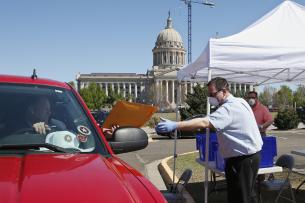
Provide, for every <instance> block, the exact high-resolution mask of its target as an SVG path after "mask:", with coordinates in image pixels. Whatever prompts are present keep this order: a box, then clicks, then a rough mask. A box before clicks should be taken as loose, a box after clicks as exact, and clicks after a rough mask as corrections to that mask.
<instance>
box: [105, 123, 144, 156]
mask: <svg viewBox="0 0 305 203" xmlns="http://www.w3.org/2000/svg"><path fill="white" fill-rule="evenodd" d="M109 144H110V146H111V148H112V150H113V152H114V153H115V154H121V153H126V152H132V151H137V150H140V149H144V148H145V147H147V145H148V136H147V134H146V132H145V131H144V130H142V129H141V128H135V127H120V128H118V129H116V130H115V131H114V133H113V138H112V140H111V141H109Z"/></svg>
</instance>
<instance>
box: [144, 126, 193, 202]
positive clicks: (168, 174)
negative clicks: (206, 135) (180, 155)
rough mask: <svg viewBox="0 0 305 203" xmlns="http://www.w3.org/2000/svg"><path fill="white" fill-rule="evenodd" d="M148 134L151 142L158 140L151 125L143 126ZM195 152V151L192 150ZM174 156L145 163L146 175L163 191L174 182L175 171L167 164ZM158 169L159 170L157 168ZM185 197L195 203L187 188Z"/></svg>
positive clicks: (186, 200) (187, 200) (184, 193)
mask: <svg viewBox="0 0 305 203" xmlns="http://www.w3.org/2000/svg"><path fill="white" fill-rule="evenodd" d="M142 129H143V130H144V131H145V132H146V133H147V135H148V140H149V142H158V141H156V140H153V139H152V137H153V136H155V135H156V134H155V130H154V129H151V128H149V127H144V128H142ZM191 153H193V152H191ZM172 157H173V156H169V157H166V158H164V159H160V160H156V161H153V162H151V163H149V164H146V165H145V176H146V177H147V178H148V179H149V180H150V182H152V183H153V184H154V185H155V186H156V187H157V188H158V189H159V190H160V191H161V192H166V191H168V189H169V187H170V185H171V184H173V171H172V170H171V169H170V167H169V166H168V165H167V161H168V160H169V159H171V158H172ZM157 169H158V170H157ZM174 179H175V182H177V181H178V177H176V176H175V178H174ZM182 191H183V192H182V193H183V197H184V198H185V202H186V203H195V201H194V199H193V198H192V196H191V195H190V194H189V193H188V192H187V190H182Z"/></svg>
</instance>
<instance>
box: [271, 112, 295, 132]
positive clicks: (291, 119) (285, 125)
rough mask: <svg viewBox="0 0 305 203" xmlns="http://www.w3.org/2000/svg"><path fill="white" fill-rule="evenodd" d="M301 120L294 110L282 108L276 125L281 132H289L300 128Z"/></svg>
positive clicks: (275, 122) (276, 119)
mask: <svg viewBox="0 0 305 203" xmlns="http://www.w3.org/2000/svg"><path fill="white" fill-rule="evenodd" d="M298 124H299V118H298V115H297V112H296V111H295V110H294V109H293V108H289V107H288V108H282V109H280V110H279V112H278V114H277V116H276V118H275V119H274V125H275V126H276V127H277V128H278V129H280V130H289V129H293V128H296V127H298Z"/></svg>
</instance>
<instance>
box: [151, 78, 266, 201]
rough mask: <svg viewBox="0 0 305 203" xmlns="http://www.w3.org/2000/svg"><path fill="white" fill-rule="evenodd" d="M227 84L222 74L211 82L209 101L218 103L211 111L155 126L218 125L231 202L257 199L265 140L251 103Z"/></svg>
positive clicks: (164, 129) (162, 129) (190, 127)
mask: <svg viewBox="0 0 305 203" xmlns="http://www.w3.org/2000/svg"><path fill="white" fill-rule="evenodd" d="M228 87H229V85H228V82H227V81H226V79H224V78H220V77H217V78H214V79H212V80H211V81H210V82H209V83H208V95H209V102H210V104H211V105H212V106H219V108H218V109H217V110H216V111H215V112H213V113H212V114H211V115H209V116H207V117H205V118H195V119H192V120H188V121H180V122H173V121H170V120H166V121H164V122H160V123H159V124H158V125H157V127H156V130H157V131H158V132H171V131H173V130H175V129H180V130H195V129H202V128H215V129H216V132H217V139H218V143H219V151H220V153H221V155H222V156H223V157H224V158H225V161H226V164H225V174H226V181H227V184H228V195H227V199H228V202H229V203H237V202H238V203H248V202H256V201H257V195H256V193H255V180H256V177H257V172H258V169H259V163H260V150H261V148H262V145H263V141H262V139H261V135H260V132H259V130H258V127H257V124H256V121H255V117H254V115H253V112H252V109H251V107H250V106H249V104H248V103H247V102H246V101H245V100H244V99H241V98H235V97H234V96H233V95H231V94H230V92H229V89H228Z"/></svg>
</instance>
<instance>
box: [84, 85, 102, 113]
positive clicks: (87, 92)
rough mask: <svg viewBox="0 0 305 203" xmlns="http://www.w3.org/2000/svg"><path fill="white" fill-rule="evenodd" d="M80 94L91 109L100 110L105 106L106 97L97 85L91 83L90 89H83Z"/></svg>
mask: <svg viewBox="0 0 305 203" xmlns="http://www.w3.org/2000/svg"><path fill="white" fill-rule="evenodd" d="M79 93H80V95H81V96H82V98H83V100H84V101H85V103H86V104H87V106H88V108H89V109H92V110H95V109H100V108H101V107H103V106H104V105H105V101H106V95H105V93H104V91H103V90H102V89H101V87H100V86H99V85H97V84H96V83H90V84H89V86H88V87H85V88H83V89H81V90H80V92H79Z"/></svg>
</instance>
